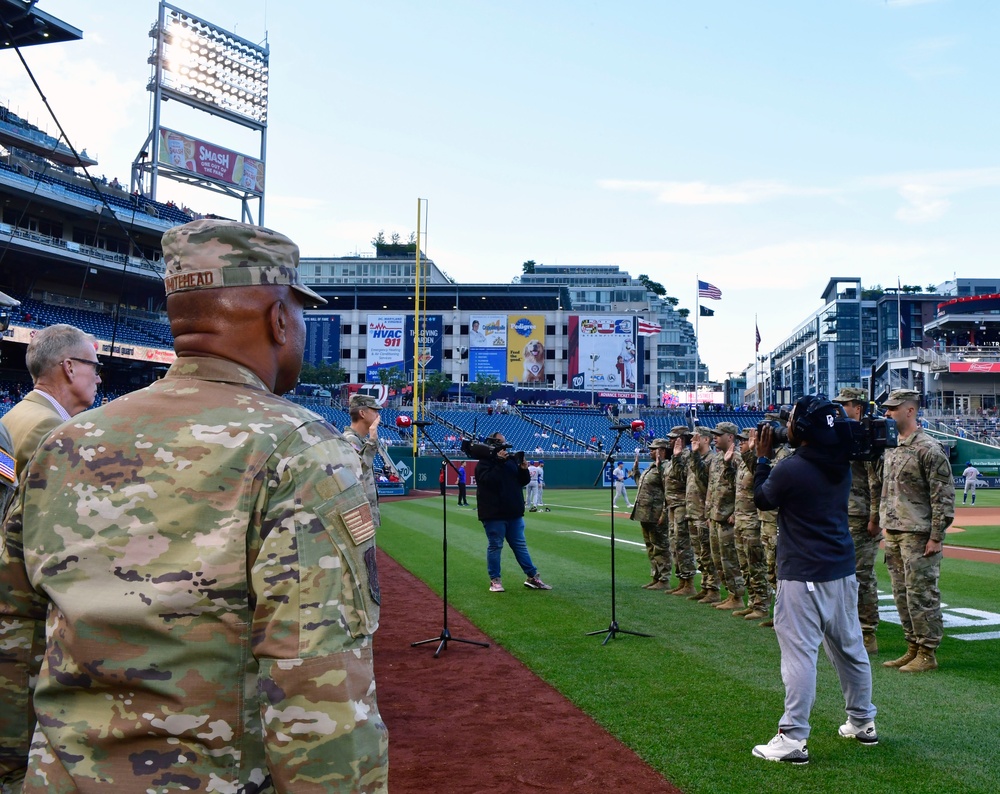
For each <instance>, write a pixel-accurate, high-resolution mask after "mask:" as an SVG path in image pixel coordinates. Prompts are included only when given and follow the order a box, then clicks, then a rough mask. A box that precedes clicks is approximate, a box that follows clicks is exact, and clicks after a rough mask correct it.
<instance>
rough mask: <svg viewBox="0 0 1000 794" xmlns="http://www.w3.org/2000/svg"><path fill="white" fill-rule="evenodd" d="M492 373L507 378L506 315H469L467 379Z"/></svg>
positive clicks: (503, 378)
mask: <svg viewBox="0 0 1000 794" xmlns="http://www.w3.org/2000/svg"><path fill="white" fill-rule="evenodd" d="M480 374H482V375H483V376H488V375H492V376H493V377H495V378H496V379H497V380H499V381H505V380H507V315H506V314H474V315H472V316H470V317H469V380H470V381H474V380H476V378H477V376H479V375H480Z"/></svg>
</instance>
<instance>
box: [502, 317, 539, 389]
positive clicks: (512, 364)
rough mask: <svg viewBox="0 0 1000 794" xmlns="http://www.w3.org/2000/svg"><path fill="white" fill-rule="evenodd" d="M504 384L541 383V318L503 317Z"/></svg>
mask: <svg viewBox="0 0 1000 794" xmlns="http://www.w3.org/2000/svg"><path fill="white" fill-rule="evenodd" d="M507 380H508V381H510V382H511V383H527V384H535V383H545V317H544V315H541V314H508V315H507Z"/></svg>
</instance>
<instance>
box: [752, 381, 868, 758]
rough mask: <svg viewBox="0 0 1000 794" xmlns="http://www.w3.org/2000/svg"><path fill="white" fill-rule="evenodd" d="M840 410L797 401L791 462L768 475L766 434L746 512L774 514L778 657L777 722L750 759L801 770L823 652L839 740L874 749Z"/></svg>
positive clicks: (824, 402)
mask: <svg viewBox="0 0 1000 794" xmlns="http://www.w3.org/2000/svg"><path fill="white" fill-rule="evenodd" d="M843 418H844V415H843V410H842V409H841V407H840V406H839V405H836V404H834V403H832V402H830V401H829V400H828V399H827V398H826V397H823V396H822V395H819V396H817V395H809V396H806V397H803V398H801V399H800V400H799V401H798V402H797V403H795V407H794V409H793V410H792V414H791V416H790V418H789V420H788V440H789V443H790V444H791V445H792V447H794V448H795V453H794V454H793V455H791V456H790V457H788V458H785V459H784V460H782V461H781V465H780V466H777V467H775V468H774V469H773V470H772V468H771V454H772V450H773V438H772V436H773V433H772V428H771V426H770V425H768V426H765V427H764V428H763V429H762V431H761V433H760V434H759V436H758V438H757V455H758V458H757V468H756V471H755V473H754V503H755V504H756V505H757V507H758V508H760V509H761V510H774V509H775V508H777V509H778V555H777V568H778V573H777V576H778V593H777V596H776V599H775V606H774V630H775V633H776V634H777V636H778V644H779V646H780V647H781V679H782V681H783V683H784V685H785V713H784V714H783V715H782V717H781V721H780V722H779V724H778V727H779V730H778V734H777V735H776V736H775V737H774V738H773V739H772V740H771V741H770V742H768V743H767V744H761V745H757V746H756V747H754V748H753V754H754V755H755V756H757V757H758V758H765V759H767V760H769V761H784V762H787V763H792V764H806V763H809V750H808V749H807V747H806V740H807V739H808V738H809V712H810V711H811V710H812V705H813V701H814V700H815V699H816V656H817V653H818V651H819V646H820V644H821V643H822V645H823V646H824V648H825V649H826V654H827V656H828V657H829V659H830V661H831V662H832V663H833V666H834V668H835V669H836V670H837V676H838V677H839V679H840V688H841V691H842V692H843V693H844V700H845V704H846V710H847V722H846V723H845V724H844V725H841V726H840V729H839V734H840V735H841V736H842V737H843V738H845V739H857V740H858V742H859V743H861V744H864V745H875V744H878V734H877V733H876V731H875V706H874V705H873V704H872V702H871V694H872V675H871V666H870V664H869V661H868V654H867V652H866V651H865V646H864V639H863V637H862V634H861V623H860V621H859V620H858V582H857V578H856V576H855V561H854V542H853V541H852V539H851V533H850V529H849V528H848V523H847V505H848V498H849V496H850V490H851V469H850V463H849V461H848V458H847V452H846V450H845V449H844V448H843V446H842V445H841V443H840V441H839V439H838V435H837V432H836V429H835V427H834V424H835V422H836V421H837V420H841V419H843Z"/></svg>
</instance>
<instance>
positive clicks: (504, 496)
mask: <svg viewBox="0 0 1000 794" xmlns="http://www.w3.org/2000/svg"><path fill="white" fill-rule="evenodd" d="M506 441H507V440H506V439H505V438H504V437H503V433H494V434H493V435H491V436H490V437H489V438H488V439H487V443H488V445H489V446H490V447H491V448H492V452H491V453H490V454H489V455H487V456H486V457H483V458H481V459H480V460H479V462H478V463H477V464H476V506H477V509H478V512H479V520H480V521H482V522H483V529H485V530H486V540H487V544H486V570H487V573H489V576H490V592H491V593H502V592H504V587H503V581H502V580H501V578H500V555H501V553H502V552H503V544H504V541H505V540H506V541H507V545H509V546H510V549H511V551H513V552H514V559H516V560H517V564H518V565H520V566H521V570H522V571H524V575H525V576H527V577H528V578H527V579H526V580H525V582H524V586H525V587H527V588H528V589H530V590H551V589H552V587H551V586H550V585H547V584H546V583H545V582H543V581H542V580H541V578H540V577H539V576H538V569H537V568H536V567H535V564H534V563H533V562H532V561H531V555H530V554H529V553H528V544H527V543H526V542H525V540H524V490H523V489H524V486H525V485H527V484H528V480H529V479H531V478H530V476H529V474H528V463H527V461H525V460H524V455H523V453H522V454H521V455H520V456H519V459H515V458H513V457H511V456H510V454H509V450H508V449H507V444H506ZM467 445H468V442H466V443H465V444H463V445H462V448H463V449H466V451H468V449H467ZM852 559H853V558H852Z"/></svg>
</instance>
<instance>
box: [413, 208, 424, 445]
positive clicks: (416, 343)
mask: <svg viewBox="0 0 1000 794" xmlns="http://www.w3.org/2000/svg"><path fill="white" fill-rule="evenodd" d="M422 203H423V199H419V198H418V199H417V246H416V247H417V251H416V262H415V264H416V267H414V269H413V288H414V292H413V395H412V396H413V421H414V422H416V421H418V420H419V419H420V414H421V411H420V392H419V390H418V385H419V381H420V337H419V333H418V329H419V328H420V231H421V229H420V226H421V221H422V218H421V210H422V209H423V206H422ZM412 436H413V457H416V456H417V428H416V427H414V428H413V433H412Z"/></svg>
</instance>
